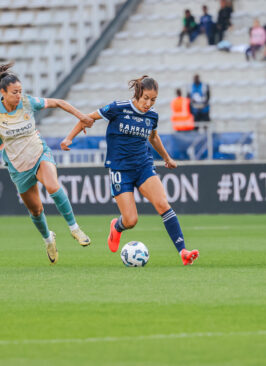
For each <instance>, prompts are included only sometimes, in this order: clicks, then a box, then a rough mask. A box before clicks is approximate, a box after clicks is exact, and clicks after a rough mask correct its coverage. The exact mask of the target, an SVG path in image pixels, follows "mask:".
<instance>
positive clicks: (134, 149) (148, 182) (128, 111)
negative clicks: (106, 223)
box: [61, 75, 199, 265]
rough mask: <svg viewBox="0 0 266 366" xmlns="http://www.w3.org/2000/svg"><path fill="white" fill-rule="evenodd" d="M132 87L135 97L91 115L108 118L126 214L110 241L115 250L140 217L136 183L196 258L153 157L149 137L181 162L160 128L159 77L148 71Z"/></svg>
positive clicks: (186, 254) (115, 188)
mask: <svg viewBox="0 0 266 366" xmlns="http://www.w3.org/2000/svg"><path fill="white" fill-rule="evenodd" d="M129 86H130V88H132V89H133V90H134V96H133V99H132V100H129V101H120V102H113V103H111V104H108V105H106V106H105V107H103V108H100V109H99V110H98V111H97V112H93V113H91V114H89V115H88V116H89V117H90V118H92V120H93V122H92V123H89V127H91V126H92V125H93V123H94V121H95V120H98V119H100V118H104V119H105V120H106V121H107V122H109V123H108V127H107V131H106V140H107V156H106V162H105V166H106V167H108V168H110V177H111V191H112V194H113V196H114V197H115V199H116V202H117V205H118V207H119V210H120V213H121V216H120V217H119V218H118V219H113V220H112V221H111V225H110V234H109V237H108V245H109V248H110V250H111V251H112V252H116V251H117V250H118V247H119V242H120V237H121V233H122V232H123V231H124V230H127V229H131V228H133V227H134V226H135V225H136V223H137V220H138V214H137V208H136V203H135V200H134V194H133V191H134V187H135V186H136V187H137V188H138V190H139V191H140V193H141V194H142V195H143V196H144V197H146V198H147V199H148V200H149V201H150V202H151V203H152V204H153V206H154V207H155V209H156V210H157V212H158V213H159V214H160V215H161V217H162V219H163V222H164V225H165V228H166V230H167V232H168V234H169V236H170V238H171V239H172V241H173V243H174V245H175V247H176V249H177V250H178V252H179V253H180V255H181V258H182V260H183V263H184V265H187V264H192V263H193V261H194V260H195V259H196V258H197V257H198V256H199V252H198V250H192V251H188V250H186V249H185V243H184V237H183V233H182V230H181V228H180V225H179V222H178V219H177V216H176V214H175V212H174V211H173V209H172V208H171V207H170V205H169V203H168V202H167V198H166V193H165V191H164V188H163V185H162V182H161V181H160V179H159V177H158V176H157V175H156V172H155V168H154V166H153V158H152V155H151V153H150V151H149V148H148V144H147V140H148V139H149V141H150V143H151V144H152V146H153V147H154V149H155V150H156V151H157V152H158V153H159V154H160V156H161V157H162V158H163V159H164V161H165V166H166V167H167V168H169V169H173V168H176V166H177V165H176V163H175V161H174V160H172V159H171V158H170V156H169V155H168V153H167V151H166V150H165V148H164V146H163V144H162V141H161V139H160V137H159V135H158V133H157V124H158V114H157V113H156V112H155V111H154V109H153V108H152V106H153V105H154V103H155V101H156V98H157V95H158V84H157V82H156V81H155V80H154V79H152V78H150V77H148V76H146V75H145V76H142V77H141V78H140V79H136V80H131V81H130V82H129ZM86 127H88V125H85V124H84V123H83V122H82V121H80V122H78V124H77V125H76V126H75V127H74V128H73V130H72V131H71V132H70V133H69V135H68V136H67V137H66V138H65V139H64V140H63V141H62V143H61V148H62V149H63V150H70V149H69V147H68V146H69V145H70V144H71V143H72V139H73V138H74V137H75V136H76V135H77V134H78V133H79V132H80V131H81V130H84V129H85V128H86Z"/></svg>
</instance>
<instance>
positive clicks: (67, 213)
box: [36, 161, 91, 246]
mask: <svg viewBox="0 0 266 366" xmlns="http://www.w3.org/2000/svg"><path fill="white" fill-rule="evenodd" d="M36 177H37V179H38V180H39V181H40V182H41V183H42V184H43V185H44V186H45V188H46V190H47V192H48V193H49V194H50V196H51V198H52V199H53V200H54V203H55V205H56V207H57V209H58V211H59V213H60V214H61V215H62V216H63V217H64V218H65V220H66V222H67V224H68V226H69V229H70V231H71V234H72V236H73V237H74V238H75V239H76V240H77V241H78V242H79V244H80V245H82V246H87V245H89V244H90V242H91V240H90V238H89V237H88V236H87V235H86V234H85V233H84V232H83V231H82V230H81V229H80V227H79V226H78V224H77V222H76V219H75V216H74V213H73V209H72V206H71V203H70V201H69V199H68V197H67V195H66V193H65V192H64V190H63V188H62V187H60V185H59V183H58V179H57V170H56V167H55V165H54V164H53V163H52V162H50V161H41V163H40V166H39V169H38V172H37V174H36Z"/></svg>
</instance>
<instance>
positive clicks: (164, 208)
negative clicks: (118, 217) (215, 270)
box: [139, 175, 199, 265]
mask: <svg viewBox="0 0 266 366" xmlns="http://www.w3.org/2000/svg"><path fill="white" fill-rule="evenodd" d="M139 191H140V193H141V194H142V195H143V196H144V197H145V198H147V199H148V200H149V201H150V202H151V203H152V205H153V206H154V208H155V209H156V211H157V212H158V213H159V214H160V215H161V217H162V219H163V223H164V226H165V228H166V230H167V232H168V234H169V236H170V238H171V239H172V241H173V243H174V245H175V247H176V249H177V250H178V252H179V253H180V255H181V258H182V260H183V263H184V265H187V264H192V263H193V261H194V260H195V259H196V258H197V257H198V255H199V252H198V250H192V251H188V250H186V248H185V241H184V236H183V233H182V230H181V227H180V224H179V221H178V218H177V216H176V213H175V212H174V210H173V209H172V208H171V207H170V205H169V203H168V201H167V197H166V193H165V190H164V187H163V184H162V182H161V181H160V179H159V177H158V176H155V175H154V176H150V177H149V178H148V179H147V180H145V182H144V183H142V184H141V185H140V186H139Z"/></svg>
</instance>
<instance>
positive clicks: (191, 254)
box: [181, 249, 199, 266]
mask: <svg viewBox="0 0 266 366" xmlns="http://www.w3.org/2000/svg"><path fill="white" fill-rule="evenodd" d="M198 256H199V251H198V250H197V249H193V250H191V251H189V250H187V249H182V251H181V258H182V261H183V264H184V266H186V265H188V264H193V262H194V260H196V259H197V258H198Z"/></svg>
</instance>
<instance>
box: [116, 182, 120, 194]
mask: <svg viewBox="0 0 266 366" xmlns="http://www.w3.org/2000/svg"><path fill="white" fill-rule="evenodd" d="M115 189H116V191H117V192H120V191H121V185H120V184H118V183H116V184H115Z"/></svg>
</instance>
